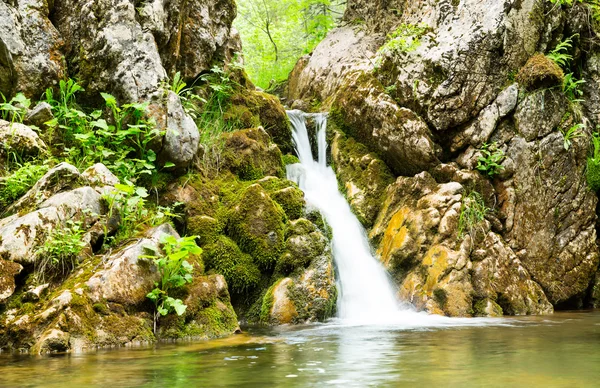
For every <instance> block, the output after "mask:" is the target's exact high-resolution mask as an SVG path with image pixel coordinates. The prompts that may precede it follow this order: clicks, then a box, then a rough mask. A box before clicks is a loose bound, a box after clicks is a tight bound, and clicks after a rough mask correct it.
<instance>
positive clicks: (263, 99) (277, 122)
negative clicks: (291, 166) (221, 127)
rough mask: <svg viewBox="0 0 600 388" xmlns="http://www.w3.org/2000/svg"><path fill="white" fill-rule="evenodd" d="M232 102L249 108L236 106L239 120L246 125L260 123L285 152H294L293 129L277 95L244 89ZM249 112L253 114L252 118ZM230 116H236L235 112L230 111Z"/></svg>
mask: <svg viewBox="0 0 600 388" xmlns="http://www.w3.org/2000/svg"><path fill="white" fill-rule="evenodd" d="M231 103H232V106H234V107H240V106H244V107H246V108H247V109H240V108H236V109H237V115H238V116H237V117H238V120H239V122H241V123H243V124H244V125H247V124H250V123H260V125H262V126H263V127H264V129H265V130H266V131H267V133H268V134H269V135H270V136H271V138H272V139H273V141H274V142H275V143H276V144H277V145H278V146H279V148H280V149H281V150H282V151H283V152H284V153H288V152H292V150H293V147H292V130H291V127H290V123H289V119H288V117H287V114H286V113H285V109H284V108H283V106H282V105H281V103H280V102H279V100H278V99H277V97H275V96H272V95H270V94H267V93H262V92H257V91H250V90H244V91H243V92H240V93H237V94H235V95H234V96H233V97H232V98H231ZM249 114H252V115H253V116H252V117H251V118H250V116H249ZM230 116H234V113H233V112H232V113H230ZM246 128H248V127H246Z"/></svg>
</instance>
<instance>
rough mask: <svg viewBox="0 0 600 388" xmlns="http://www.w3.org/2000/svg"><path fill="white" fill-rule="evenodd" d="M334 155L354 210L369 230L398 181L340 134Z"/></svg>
mask: <svg viewBox="0 0 600 388" xmlns="http://www.w3.org/2000/svg"><path fill="white" fill-rule="evenodd" d="M331 154H332V156H333V160H334V165H335V171H336V173H337V176H338V179H339V181H340V182H344V183H343V184H344V189H345V191H346V198H347V199H348V202H350V206H351V207H352V210H353V211H354V213H355V214H356V215H357V216H358V218H359V220H360V221H361V222H362V224H363V225H364V226H365V227H366V228H369V227H371V226H372V225H373V222H375V218H376V217H377V214H378V213H379V209H380V208H381V205H382V203H383V196H384V194H385V189H386V188H387V186H388V185H389V184H390V183H392V182H393V181H394V177H393V175H392V173H391V172H390V170H389V168H388V167H387V165H386V164H385V163H384V162H383V161H382V160H381V159H379V158H378V157H377V156H376V155H375V154H373V153H371V152H369V150H368V149H367V147H365V146H364V145H362V144H360V143H358V142H356V140H354V139H353V138H351V137H347V136H346V135H344V134H343V133H341V132H339V131H338V132H336V133H335V137H334V141H333V145H332V151H331Z"/></svg>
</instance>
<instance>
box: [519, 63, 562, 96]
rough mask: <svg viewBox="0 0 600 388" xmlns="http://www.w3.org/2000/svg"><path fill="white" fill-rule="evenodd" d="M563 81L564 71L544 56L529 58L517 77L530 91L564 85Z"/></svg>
mask: <svg viewBox="0 0 600 388" xmlns="http://www.w3.org/2000/svg"><path fill="white" fill-rule="evenodd" d="M563 79H564V73H563V71H562V69H561V68H560V67H559V66H558V65H557V64H556V63H554V62H553V61H552V60H551V59H549V58H548V57H546V56H545V55H544V54H536V55H534V56H533V57H531V58H529V60H528V61H527V63H526V64H525V66H523V68H521V70H520V71H519V74H518V75H517V81H518V82H519V83H520V84H521V85H523V86H525V88H527V89H528V90H536V89H541V88H545V87H551V86H555V85H562V83H563Z"/></svg>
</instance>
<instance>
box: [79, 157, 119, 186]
mask: <svg viewBox="0 0 600 388" xmlns="http://www.w3.org/2000/svg"><path fill="white" fill-rule="evenodd" d="M81 177H82V178H83V179H85V180H86V181H87V183H88V184H89V185H90V186H92V187H103V186H114V185H116V184H119V178H117V177H116V176H115V175H114V174H113V173H112V172H110V170H109V169H108V168H107V167H106V166H105V165H104V164H102V163H96V164H94V165H93V166H91V167H88V168H87V169H86V170H85V171H84V172H83V173H82V174H81Z"/></svg>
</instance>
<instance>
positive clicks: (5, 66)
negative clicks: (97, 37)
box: [0, 0, 65, 98]
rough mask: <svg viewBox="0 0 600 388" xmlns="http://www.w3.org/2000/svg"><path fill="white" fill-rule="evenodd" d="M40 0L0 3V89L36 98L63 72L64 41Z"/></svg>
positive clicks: (45, 3)
mask: <svg viewBox="0 0 600 388" xmlns="http://www.w3.org/2000/svg"><path fill="white" fill-rule="evenodd" d="M49 14H50V6H49V4H48V3H47V2H45V1H41V0H24V1H18V2H2V3H0V15H2V18H1V19H0V92H1V93H2V94H4V95H5V96H7V97H9V96H12V95H13V94H15V93H17V92H19V91H20V92H23V93H24V94H25V95H26V96H28V97H33V98H38V97H39V96H40V95H42V93H43V92H44V90H45V89H46V88H48V87H51V86H54V85H56V84H57V83H58V80H59V79H62V78H64V76H65V67H64V63H63V61H62V55H61V49H62V45H63V41H62V39H61V37H60V36H59V33H58V31H57V30H56V28H55V27H54V26H53V25H52V23H51V22H50V20H49Z"/></svg>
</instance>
